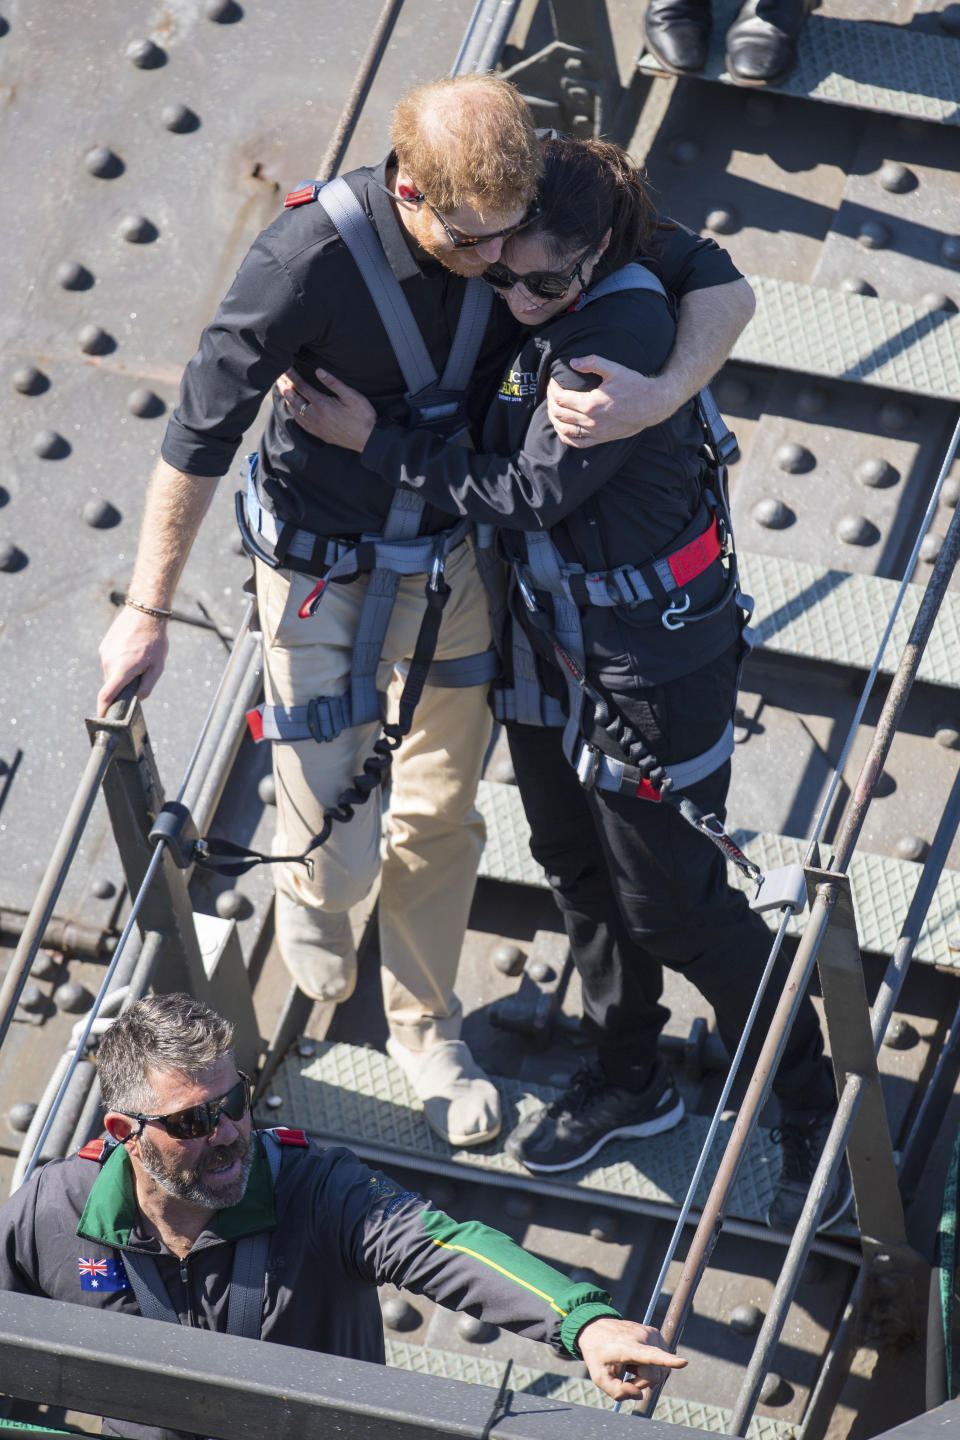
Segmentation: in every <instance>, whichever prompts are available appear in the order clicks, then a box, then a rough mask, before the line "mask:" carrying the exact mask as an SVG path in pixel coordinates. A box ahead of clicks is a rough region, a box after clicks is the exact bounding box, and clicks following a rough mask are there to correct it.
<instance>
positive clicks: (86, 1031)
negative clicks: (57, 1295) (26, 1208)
mask: <svg viewBox="0 0 960 1440" xmlns="http://www.w3.org/2000/svg"><path fill="white" fill-rule="evenodd" d="M252 617H253V602H252V601H251V603H250V604H249V605H248V606H247V609H246V612H245V614H244V617H243V620H242V622H241V624H240V628H239V630H238V632H237V638H236V640H235V641H234V644H233V649H232V650H231V652H230V656H229V658H228V660H227V663H226V665H225V666H224V669H223V673H222V675H221V676H220V682H219V684H218V685H217V688H216V692H215V693H214V696H213V699H212V700H211V702H210V706H209V709H208V710H207V714H206V717H205V719H204V722H203V725H202V726H201V728H200V734H199V736H198V738H197V742H196V744H195V745H194V747H193V753H192V755H191V756H190V759H189V761H188V763H187V768H186V771H185V772H184V777H183V781H182V783H181V785H180V789H179V791H178V792H177V802H178V803H179V801H181V800H182V799H183V796H184V794H185V792H186V789H187V786H188V785H189V783H190V778H191V776H192V774H193V770H194V766H195V765H196V763H197V760H198V759H199V757H200V752H201V750H202V749H203V745H204V742H205V740H206V738H207V735H208V733H209V730H210V726H211V724H212V723H213V717H214V714H215V713H216V710H217V707H218V706H219V703H220V697H221V696H222V694H223V693H224V691H225V689H226V687H227V685H228V683H229V682H230V680H231V679H232V676H233V671H234V667H235V665H236V664H237V662H238V656H239V655H240V654H241V652H242V649H243V641H244V639H245V637H246V635H247V632H248V631H249V629H250V621H251V619H252ZM168 843H169V842H168V840H167V837H166V836H165V835H161V836H159V837H158V838H157V841H156V843H155V845H154V850H153V854H152V855H151V857H150V863H149V864H148V866H147V870H146V874H145V875H144V877H143V880H142V881H141V884H140V888H139V890H138V891H137V894H136V896H135V898H134V900H133V903H132V905H131V906H130V914H129V916H128V917H127V922H126V924H125V925H124V927H123V931H122V933H121V936H120V939H119V941H118V942H117V948H116V950H115V951H114V952H113V955H112V956H111V957H110V964H109V965H108V966H107V970H106V973H105V975H104V977H103V980H102V982H101V985H100V989H99V990H98V991H97V995H96V998H95V999H94V1002H93V1005H92V1006H91V1008H90V1009H89V1011H88V1012H87V1014H86V1016H85V1017H84V1024H83V1027H82V1029H81V1031H80V1038H79V1040H78V1041H77V1044H76V1046H75V1049H74V1052H73V1055H72V1057H71V1059H70V1061H69V1063H68V1064H67V1066H66V1068H65V1071H64V1074H63V1078H62V1080H61V1082H60V1086H59V1088H58V1090H57V1093H56V1095H55V1097H54V1099H53V1102H52V1104H51V1106H50V1112H49V1114H48V1115H47V1118H46V1121H45V1122H44V1125H43V1128H42V1130H41V1131H40V1135H39V1137H38V1139H37V1142H36V1144H35V1145H34V1148H33V1153H32V1155H31V1156H30V1159H29V1161H28V1162H27V1164H26V1165H25V1166H24V1170H23V1179H24V1182H25V1181H27V1180H29V1179H30V1176H31V1175H32V1174H33V1172H34V1170H35V1169H36V1167H37V1163H38V1161H39V1159H40V1156H41V1154H42V1152H43V1147H44V1145H45V1144H46V1140H47V1136H48V1135H49V1134H50V1130H51V1128H52V1127H53V1123H54V1121H55V1120H56V1117H57V1112H58V1111H59V1109H60V1106H61V1105H62V1104H63V1099H64V1096H65V1095H66V1093H67V1089H68V1087H69V1085H70V1081H71V1079H72V1077H73V1073H74V1071H75V1070H76V1068H77V1066H78V1064H79V1063H80V1060H81V1059H82V1057H83V1054H84V1051H85V1050H86V1047H87V1042H88V1040H89V1039H90V1035H91V1033H92V1031H93V1027H94V1023H95V1022H96V1020H97V1017H98V1016H99V1014H100V1010H101V1007H102V1006H103V1003H104V1000H105V999H106V996H107V993H108V991H109V989H110V984H111V982H112V980H113V977H114V975H115V973H116V970H117V966H118V965H119V963H120V959H121V957H122V955H123V952H124V949H125V947H126V945H127V942H128V941H129V939H130V936H131V935H132V933H133V929H134V926H135V925H136V922H137V917H138V915H139V913H140V908H141V906H142V905H143V902H144V900H145V898H146V896H147V894H148V892H149V890H150V886H151V885H152V884H153V880H154V876H155V875H156V873H157V870H158V869H159V867H160V862H161V860H162V859H163V852H164V849H165V847H166V846H167V844H168Z"/></svg>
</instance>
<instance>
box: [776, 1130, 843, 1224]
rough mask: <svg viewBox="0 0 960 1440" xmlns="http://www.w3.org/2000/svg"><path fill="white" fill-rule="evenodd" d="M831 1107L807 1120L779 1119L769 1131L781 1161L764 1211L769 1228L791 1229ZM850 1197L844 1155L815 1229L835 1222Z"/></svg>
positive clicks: (825, 1133) (820, 1147)
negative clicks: (768, 1202) (781, 1154)
mask: <svg viewBox="0 0 960 1440" xmlns="http://www.w3.org/2000/svg"><path fill="white" fill-rule="evenodd" d="M835 1113H836V1112H835V1111H833V1110H827V1111H824V1112H823V1113H822V1114H819V1115H814V1116H813V1118H812V1119H810V1120H803V1121H790V1120H787V1121H783V1122H782V1123H781V1124H780V1126H779V1128H778V1129H776V1130H771V1132H770V1135H771V1138H772V1139H773V1140H775V1141H776V1143H777V1144H778V1145H780V1146H781V1147H782V1149H783V1164H782V1167H781V1170H780V1179H779V1181H778V1182H777V1189H776V1193H775V1194H774V1197H773V1200H772V1202H771V1204H770V1209H769V1210H768V1211H767V1224H768V1225H769V1226H770V1227H771V1229H773V1230H794V1229H795V1228H796V1225H797V1221H798V1220H799V1219H800V1212H801V1211H802V1210H803V1207H804V1204H805V1203H806V1199H807V1193H808V1191H809V1189H810V1182H811V1181H812V1179H813V1172H814V1171H815V1170H816V1168H817V1165H818V1163H819V1160H820V1155H821V1153H822V1151H823V1147H824V1145H825V1144H826V1143H827V1136H828V1135H829V1133H830V1126H831V1125H832V1124H833V1119H834V1115H835ZM852 1199H853V1184H852V1182H851V1179H850V1167H849V1165H848V1164H847V1157H846V1156H845V1155H844V1157H843V1160H842V1162H841V1164H840V1168H839V1169H838V1171H837V1173H836V1176H835V1177H834V1181H833V1184H832V1185H831V1187H830V1189H829V1191H828V1192H827V1201H826V1204H825V1205H824V1207H823V1214H822V1215H821V1217H820V1224H819V1225H818V1226H817V1229H818V1230H826V1228H827V1227H828V1226H829V1225H833V1224H835V1222H836V1221H837V1220H839V1219H840V1217H841V1216H842V1215H843V1213H844V1211H845V1210H846V1209H847V1207H848V1206H849V1204H850V1201H851V1200H852Z"/></svg>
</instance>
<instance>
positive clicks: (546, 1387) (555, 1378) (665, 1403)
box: [386, 1340, 796, 1440]
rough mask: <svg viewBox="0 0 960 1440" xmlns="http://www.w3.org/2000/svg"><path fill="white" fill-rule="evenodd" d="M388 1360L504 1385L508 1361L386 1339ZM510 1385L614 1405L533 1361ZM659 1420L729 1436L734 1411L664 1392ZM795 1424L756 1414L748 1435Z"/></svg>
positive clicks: (775, 1437)
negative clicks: (533, 1366) (502, 1381)
mask: <svg viewBox="0 0 960 1440" xmlns="http://www.w3.org/2000/svg"><path fill="white" fill-rule="evenodd" d="M386 1347H387V1364H388V1365H392V1366H394V1368H395V1369H397V1370H412V1371H414V1372H415V1373H416V1374H418V1375H439V1376H442V1377H443V1378H444V1379H446V1380H462V1381H463V1382H464V1383H465V1384H467V1385H492V1386H494V1387H495V1388H497V1389H499V1387H500V1383H501V1380H502V1379H503V1373H504V1366H503V1365H502V1363H501V1362H500V1361H498V1360H490V1359H487V1358H485V1357H483V1356H479V1355H458V1354H457V1353H456V1352H454V1351H451V1350H438V1349H436V1348H435V1347H434V1346H429V1347H427V1346H425V1345H408V1344H405V1343H404V1341H402V1340H387V1342H386ZM509 1384H510V1388H511V1390H516V1391H521V1392H523V1393H525V1394H528V1395H546V1396H551V1397H553V1398H555V1399H557V1400H563V1401H566V1402H567V1403H568V1404H574V1405H591V1406H594V1407H595V1408H596V1409H598V1410H612V1409H613V1407H614V1402H613V1400H611V1399H610V1397H609V1396H608V1395H604V1393H603V1391H602V1390H598V1389H597V1387H596V1385H594V1384H593V1382H592V1381H591V1380H582V1379H576V1378H574V1377H571V1376H567V1375H555V1374H551V1373H550V1372H549V1371H544V1370H534V1369H532V1368H531V1367H530V1366H528V1365H514V1366H513V1367H512V1369H511V1371H510V1380H509ZM657 1419H658V1420H666V1421H667V1422H668V1423H669V1424H671V1425H686V1426H688V1427H689V1428H690V1429H691V1430H707V1431H710V1432H711V1433H713V1434H717V1435H724V1434H726V1433H727V1427H728V1424H729V1421H730V1412H729V1411H728V1410H725V1409H723V1408H722V1407H721V1406H719V1405H707V1404H698V1403H697V1402H696V1401H692V1400H680V1399H678V1398H677V1397H676V1396H673V1395H670V1394H665V1395H662V1396H661V1397H660V1399H659V1400H658V1401H657ZM795 1434H796V1427H795V1426H793V1425H791V1424H789V1423H787V1422H786V1421H783V1420H775V1419H773V1418H772V1417H770V1416H765V1415H755V1416H754V1418H753V1419H752V1420H751V1422H750V1426H749V1429H748V1430H747V1437H748V1440H791V1437H792V1436H793V1435H795Z"/></svg>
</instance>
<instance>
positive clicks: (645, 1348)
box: [577, 1315, 687, 1400]
mask: <svg viewBox="0 0 960 1440" xmlns="http://www.w3.org/2000/svg"><path fill="white" fill-rule="evenodd" d="M577 1348H578V1349H579V1351H580V1354H581V1355H582V1356H583V1359H584V1363H585V1365H586V1367H587V1369H588V1370H589V1372H590V1379H591V1380H592V1381H593V1383H594V1384H595V1385H598V1386H599V1387H600V1389H601V1390H603V1391H605V1392H606V1394H607V1395H610V1396H612V1398H613V1399H614V1400H639V1399H641V1398H642V1396H643V1395H644V1394H645V1392H646V1391H647V1390H649V1389H652V1388H653V1386H655V1385H659V1384H660V1381H661V1380H662V1379H663V1371H664V1370H665V1369H670V1370H682V1369H683V1367H684V1365H686V1363H687V1362H686V1360H683V1359H681V1358H680V1356H679V1355H674V1354H673V1353H672V1352H671V1351H670V1350H668V1349H667V1347H666V1342H665V1341H664V1338H663V1336H662V1335H661V1334H660V1331H659V1330H655V1329H654V1328H653V1327H652V1326H650V1325H640V1324H638V1323H637V1321H635V1320H619V1319H616V1318H614V1316H612V1315H601V1316H600V1317H599V1319H597V1320H591V1321H590V1322H589V1323H588V1324H587V1325H584V1327H583V1329H582V1330H581V1331H580V1334H579V1335H578V1336H577ZM625 1370H626V1371H629V1373H630V1375H631V1377H632V1378H631V1379H630V1380H624V1379H622V1378H621V1377H622V1375H623V1373H624V1371H625Z"/></svg>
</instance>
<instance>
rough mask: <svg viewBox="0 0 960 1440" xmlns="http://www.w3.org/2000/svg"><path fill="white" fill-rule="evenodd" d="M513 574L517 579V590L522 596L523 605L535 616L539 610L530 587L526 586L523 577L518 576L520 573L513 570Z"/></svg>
mask: <svg viewBox="0 0 960 1440" xmlns="http://www.w3.org/2000/svg"><path fill="white" fill-rule="evenodd" d="M513 573H514V574H515V576H516V577H517V589H518V590H519V591H520V594H521V595H522V596H523V603H524V605H526V607H527V609H528V610H529V611H530V614H531V615H536V613H537V611H538V610H539V609H540V607H539V605H538V604H537V597H536V596H535V595H534V593H533V591H532V590H531V589H530V586H529V585H528V584H527V582H526V580H524V578H523V576H522V575H521V574H520V571H519V570H515V571H514V572H513Z"/></svg>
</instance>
